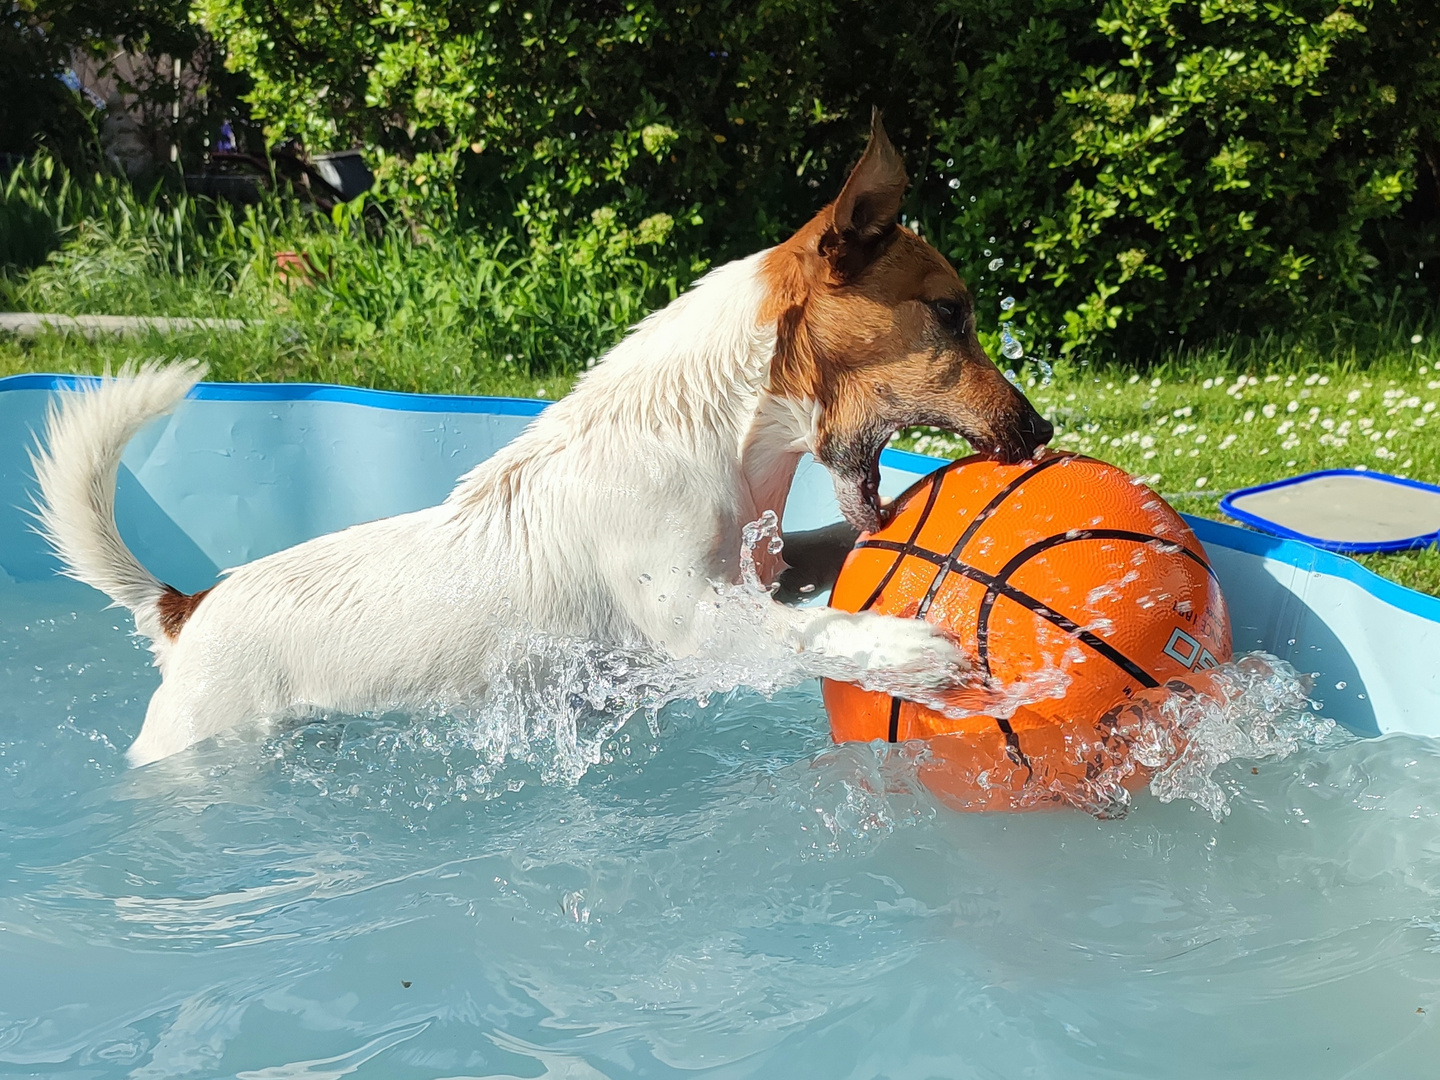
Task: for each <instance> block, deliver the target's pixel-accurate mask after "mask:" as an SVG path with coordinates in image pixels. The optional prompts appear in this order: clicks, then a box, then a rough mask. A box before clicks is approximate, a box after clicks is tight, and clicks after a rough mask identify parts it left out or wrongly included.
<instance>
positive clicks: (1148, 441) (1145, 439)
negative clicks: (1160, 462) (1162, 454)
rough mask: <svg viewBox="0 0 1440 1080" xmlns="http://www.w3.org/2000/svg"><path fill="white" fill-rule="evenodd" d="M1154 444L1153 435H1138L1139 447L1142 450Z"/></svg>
mask: <svg viewBox="0 0 1440 1080" xmlns="http://www.w3.org/2000/svg"><path fill="white" fill-rule="evenodd" d="M1154 445H1155V436H1154V435H1141V436H1140V448H1141V449H1142V450H1149V449H1150V448H1151V447H1152V446H1154Z"/></svg>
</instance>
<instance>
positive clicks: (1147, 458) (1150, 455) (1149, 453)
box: [1141, 450, 1156, 461]
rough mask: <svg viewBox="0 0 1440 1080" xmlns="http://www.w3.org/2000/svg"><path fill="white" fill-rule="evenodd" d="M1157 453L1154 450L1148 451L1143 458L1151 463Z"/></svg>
mask: <svg viewBox="0 0 1440 1080" xmlns="http://www.w3.org/2000/svg"><path fill="white" fill-rule="evenodd" d="M1155 453H1156V451H1154V450H1146V451H1145V453H1144V454H1142V455H1141V457H1143V458H1144V459H1145V460H1146V461H1149V460H1150V459H1151V458H1153V457H1154V456H1155Z"/></svg>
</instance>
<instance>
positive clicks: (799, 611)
mask: <svg viewBox="0 0 1440 1080" xmlns="http://www.w3.org/2000/svg"><path fill="white" fill-rule="evenodd" d="M766 620H767V622H768V623H769V624H770V625H772V626H773V627H775V629H776V630H777V631H778V633H777V635H776V636H777V637H778V638H779V640H781V641H783V642H785V643H786V644H787V645H789V646H790V647H791V648H793V649H794V650H795V651H796V652H800V653H810V654H812V655H815V656H819V657H824V658H828V659H835V660H841V661H845V662H847V663H848V664H850V665H853V666H855V667H856V668H858V669H859V670H861V671H864V672H868V673H875V674H880V673H886V674H890V675H898V676H900V677H902V678H904V679H906V680H907V681H911V682H913V683H915V685H917V686H922V687H927V688H940V687H943V686H946V685H948V684H950V683H953V682H955V681H956V680H958V679H959V678H960V677H961V676H962V675H964V674H965V673H966V672H967V671H969V670H970V663H969V661H968V660H967V659H966V658H965V654H964V653H962V652H961V651H960V648H959V646H957V645H956V644H955V642H954V641H953V640H951V639H950V638H949V637H948V636H947V635H946V634H945V633H944V631H942V630H940V629H939V628H938V627H936V626H933V625H931V624H930V623H928V622H925V621H924V620H923V619H899V618H895V617H893V616H889V615H877V614H874V613H873V612H868V611H862V612H857V613H854V614H852V613H850V612H846V611H836V610H835V609H833V608H827V607H813V608H793V607H789V606H787V605H785V604H778V603H776V604H771V605H770V609H769V610H767V612H766Z"/></svg>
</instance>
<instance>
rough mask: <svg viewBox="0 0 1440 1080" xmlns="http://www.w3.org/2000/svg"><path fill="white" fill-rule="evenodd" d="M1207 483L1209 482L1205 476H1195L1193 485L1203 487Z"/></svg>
mask: <svg viewBox="0 0 1440 1080" xmlns="http://www.w3.org/2000/svg"><path fill="white" fill-rule="evenodd" d="M1207 483H1209V480H1208V478H1207V477H1204V476H1197V477H1196V478H1195V486H1196V487H1197V488H1202V487H1204V486H1205V485H1206V484H1207Z"/></svg>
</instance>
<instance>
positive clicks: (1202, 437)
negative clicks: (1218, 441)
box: [1195, 431, 1209, 443]
mask: <svg viewBox="0 0 1440 1080" xmlns="http://www.w3.org/2000/svg"><path fill="white" fill-rule="evenodd" d="M1208 438H1209V436H1208V435H1206V434H1205V432H1203V431H1202V432H1200V434H1199V435H1196V436H1195V441H1196V442H1197V443H1203V442H1204V441H1205V440H1206V439H1208Z"/></svg>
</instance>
